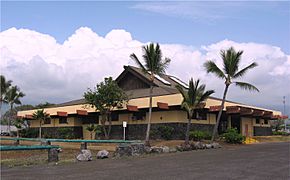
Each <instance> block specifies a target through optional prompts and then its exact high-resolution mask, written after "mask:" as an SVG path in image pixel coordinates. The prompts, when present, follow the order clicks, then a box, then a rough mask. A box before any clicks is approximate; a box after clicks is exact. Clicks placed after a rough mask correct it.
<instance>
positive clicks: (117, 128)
mask: <svg viewBox="0 0 290 180" xmlns="http://www.w3.org/2000/svg"><path fill="white" fill-rule="evenodd" d="M186 125H187V124H186V123H162V124H161V123H160V124H151V130H150V131H151V134H150V138H151V139H162V138H161V136H160V133H158V128H159V127H160V126H169V127H172V128H173V129H174V130H173V133H172V139H184V133H185V131H186ZM213 128H214V125H212V124H192V125H191V130H200V131H208V132H212V131H213ZM146 129H147V124H136V125H135V124H134V125H133V124H128V125H127V128H126V139H129V140H136V139H140V140H142V139H145V135H146ZM122 138H123V126H121V125H113V126H112V130H111V139H122Z"/></svg>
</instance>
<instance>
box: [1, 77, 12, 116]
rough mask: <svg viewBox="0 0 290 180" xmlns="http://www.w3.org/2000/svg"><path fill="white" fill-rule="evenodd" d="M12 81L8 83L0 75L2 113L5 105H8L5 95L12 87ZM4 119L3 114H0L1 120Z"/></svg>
mask: <svg viewBox="0 0 290 180" xmlns="http://www.w3.org/2000/svg"><path fill="white" fill-rule="evenodd" d="M11 83H12V81H11V80H8V81H6V78H5V76H3V75H0V85H1V91H0V95H1V96H0V112H1V108H2V104H3V103H7V102H6V101H5V94H6V93H7V91H8V89H9V87H10V86H11ZM1 117H2V112H1V113H0V118H1Z"/></svg>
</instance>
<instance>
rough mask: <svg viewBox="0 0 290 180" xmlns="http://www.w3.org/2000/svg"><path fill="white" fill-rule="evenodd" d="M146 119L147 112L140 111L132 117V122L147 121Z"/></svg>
mask: <svg viewBox="0 0 290 180" xmlns="http://www.w3.org/2000/svg"><path fill="white" fill-rule="evenodd" d="M145 119H146V112H142V111H138V112H134V113H133V115H132V120H145Z"/></svg>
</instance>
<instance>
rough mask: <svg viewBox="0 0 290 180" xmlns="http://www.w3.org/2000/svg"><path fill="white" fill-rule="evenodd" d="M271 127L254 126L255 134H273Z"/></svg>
mask: <svg viewBox="0 0 290 180" xmlns="http://www.w3.org/2000/svg"><path fill="white" fill-rule="evenodd" d="M271 135H272V128H271V127H254V136H271Z"/></svg>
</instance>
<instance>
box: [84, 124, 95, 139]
mask: <svg viewBox="0 0 290 180" xmlns="http://www.w3.org/2000/svg"><path fill="white" fill-rule="evenodd" d="M86 130H87V131H89V132H90V136H91V140H92V139H93V133H94V132H96V131H97V126H95V125H94V124H90V125H88V126H87V127H86Z"/></svg>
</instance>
